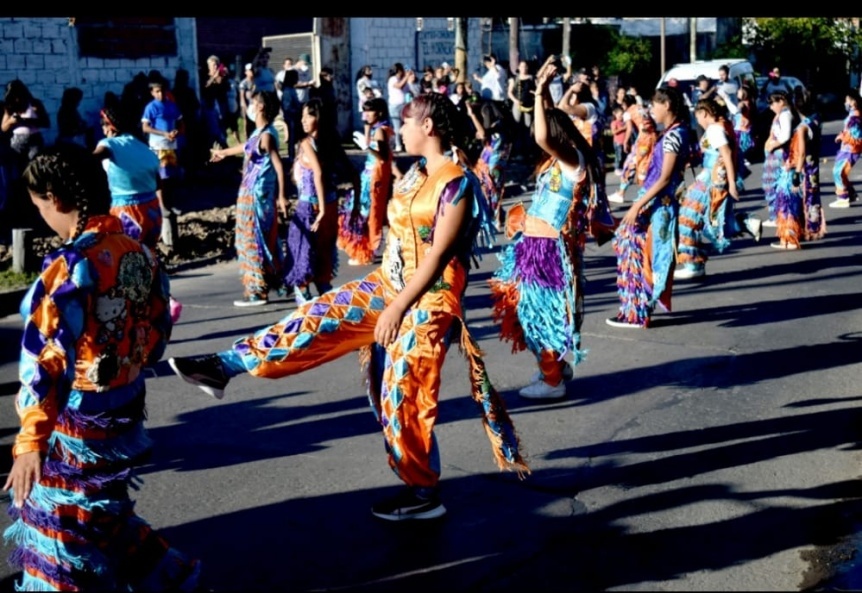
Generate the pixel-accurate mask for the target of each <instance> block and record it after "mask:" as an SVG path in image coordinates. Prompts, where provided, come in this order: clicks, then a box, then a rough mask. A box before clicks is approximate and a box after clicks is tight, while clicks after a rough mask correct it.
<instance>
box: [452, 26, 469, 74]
mask: <svg viewBox="0 0 862 593" xmlns="http://www.w3.org/2000/svg"><path fill="white" fill-rule="evenodd" d="M467 23H468V18H467V17H463V16H459V17H456V18H455V67H456V68H457V69H458V80H457V81H456V82H466V81H467Z"/></svg>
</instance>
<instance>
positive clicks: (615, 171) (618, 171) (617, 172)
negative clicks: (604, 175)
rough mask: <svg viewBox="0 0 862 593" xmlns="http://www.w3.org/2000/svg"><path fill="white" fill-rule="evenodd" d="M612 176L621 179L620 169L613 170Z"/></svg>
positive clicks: (621, 171) (621, 172)
mask: <svg viewBox="0 0 862 593" xmlns="http://www.w3.org/2000/svg"><path fill="white" fill-rule="evenodd" d="M614 175H616V176H617V177H622V176H623V170H622V169H615V170H614Z"/></svg>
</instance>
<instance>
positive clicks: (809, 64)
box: [744, 17, 862, 89]
mask: <svg viewBox="0 0 862 593" xmlns="http://www.w3.org/2000/svg"><path fill="white" fill-rule="evenodd" d="M744 26H745V28H746V30H747V35H746V37H747V41H749V42H750V43H751V45H752V47H753V48H754V51H755V53H756V54H757V57H758V60H757V61H758V63H759V64H760V66H761V69H762V70H766V69H768V68H771V67H772V66H773V65H776V66H781V67H782V70H783V71H784V72H786V73H788V74H795V75H797V76H799V77H800V78H802V79H803V80H806V81H807V82H808V83H809V86H811V85H813V86H815V87H820V88H821V89H825V88H830V87H831V86H836V85H837V86H839V87H843V86H845V85H846V84H847V82H848V66H849V67H852V68H854V69H856V68H858V64H859V50H858V48H859V46H860V43H862V33H860V31H859V30H858V29H857V28H856V27H854V25H853V22H852V21H851V20H850V19H847V18H834V17H810V18H751V19H746V22H745V25H744Z"/></svg>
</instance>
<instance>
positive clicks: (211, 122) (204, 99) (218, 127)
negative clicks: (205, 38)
mask: <svg viewBox="0 0 862 593" xmlns="http://www.w3.org/2000/svg"><path fill="white" fill-rule="evenodd" d="M221 65H222V64H221V60H220V59H219V57H218V56H210V57H208V58H207V79H206V82H205V83H204V86H203V89H201V117H202V119H203V123H204V130H205V131H206V143H205V145H206V146H207V148H211V147H213V146H218V147H219V148H226V147H227V134H226V133H225V128H224V122H223V121H222V119H223V118H224V117H226V116H227V114H226V113H225V111H226V110H227V109H226V107H225V106H226V104H227V90H228V82H227V80H225V77H224V71H223V70H222V68H221Z"/></svg>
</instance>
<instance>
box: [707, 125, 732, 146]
mask: <svg viewBox="0 0 862 593" xmlns="http://www.w3.org/2000/svg"><path fill="white" fill-rule="evenodd" d="M704 135H705V136H706V140H707V142H709V145H710V146H712V147H713V148H716V149H718V148H721V147H722V146H725V145H726V144H727V134H725V133H724V126H722V125H721V124H720V123H714V124H709V125H708V126H706V131H704Z"/></svg>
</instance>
